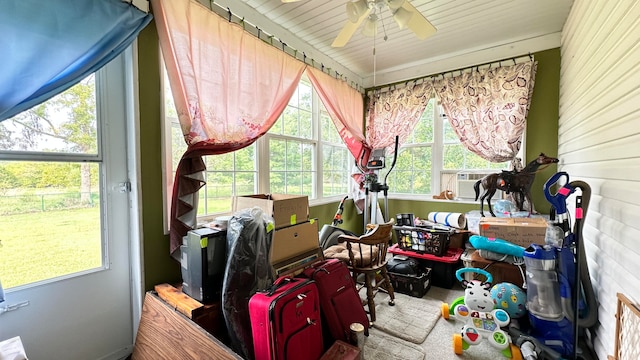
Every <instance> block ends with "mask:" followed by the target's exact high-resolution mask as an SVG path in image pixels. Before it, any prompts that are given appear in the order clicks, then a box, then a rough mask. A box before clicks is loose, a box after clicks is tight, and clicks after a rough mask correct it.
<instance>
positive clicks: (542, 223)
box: [479, 217, 547, 248]
mask: <svg viewBox="0 0 640 360" xmlns="http://www.w3.org/2000/svg"><path fill="white" fill-rule="evenodd" d="M479 227H480V235H482V236H486V237H488V238H498V239H503V240H507V241H510V242H512V243H514V244H516V245H520V246H522V247H525V248H526V247H528V246H529V245H531V244H541V245H544V237H545V234H546V232H547V221H546V220H545V219H544V218H493V217H483V218H481V219H480V224H479Z"/></svg>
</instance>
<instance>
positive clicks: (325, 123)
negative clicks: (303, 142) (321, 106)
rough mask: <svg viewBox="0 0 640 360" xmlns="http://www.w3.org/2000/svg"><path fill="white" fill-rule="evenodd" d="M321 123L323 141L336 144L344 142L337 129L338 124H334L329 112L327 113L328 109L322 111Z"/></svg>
mask: <svg viewBox="0 0 640 360" xmlns="http://www.w3.org/2000/svg"><path fill="white" fill-rule="evenodd" d="M320 123H321V126H322V127H321V128H320V132H321V134H322V141H326V142H330V143H334V144H341V143H342V139H340V135H339V134H338V131H337V130H336V126H335V125H334V124H333V121H332V120H331V117H329V114H327V112H326V111H322V112H320Z"/></svg>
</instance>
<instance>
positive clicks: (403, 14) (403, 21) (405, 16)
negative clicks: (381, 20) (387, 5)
mask: <svg viewBox="0 0 640 360" xmlns="http://www.w3.org/2000/svg"><path fill="white" fill-rule="evenodd" d="M413 14H414V13H413V12H411V11H409V10H407V9H405V8H403V7H400V8H398V9H397V10H396V11H395V12H394V13H393V20H395V21H396V23H397V24H398V27H399V28H400V29H404V28H406V27H407V25H408V24H409V21H411V18H412V17H413Z"/></svg>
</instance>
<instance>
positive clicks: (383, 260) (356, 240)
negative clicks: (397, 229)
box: [338, 220, 394, 270]
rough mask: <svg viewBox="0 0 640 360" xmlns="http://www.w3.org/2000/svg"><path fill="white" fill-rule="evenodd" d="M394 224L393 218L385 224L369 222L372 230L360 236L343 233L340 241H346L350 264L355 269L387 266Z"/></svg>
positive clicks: (372, 268) (373, 268)
mask: <svg viewBox="0 0 640 360" xmlns="http://www.w3.org/2000/svg"><path fill="white" fill-rule="evenodd" d="M393 224H394V221H393V220H391V221H389V222H388V223H384V224H373V225H372V224H369V225H367V228H371V230H370V231H369V232H367V233H366V234H364V235H361V236H358V237H355V236H349V235H341V236H340V237H339V239H338V241H339V242H340V241H344V242H345V243H346V247H347V250H348V251H349V259H350V261H349V264H348V265H349V266H350V267H352V268H353V269H367V270H375V269H379V268H380V267H383V266H386V264H387V250H388V249H389V242H390V240H391V234H392V231H393Z"/></svg>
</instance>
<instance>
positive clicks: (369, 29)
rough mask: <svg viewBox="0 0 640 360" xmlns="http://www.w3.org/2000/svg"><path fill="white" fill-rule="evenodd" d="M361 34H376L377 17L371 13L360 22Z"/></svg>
mask: <svg viewBox="0 0 640 360" xmlns="http://www.w3.org/2000/svg"><path fill="white" fill-rule="evenodd" d="M361 32H362V35H364V36H367V37H375V36H376V35H377V34H378V17H377V16H376V14H371V15H369V17H368V18H367V19H366V20H365V21H364V24H362V30H361Z"/></svg>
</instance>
